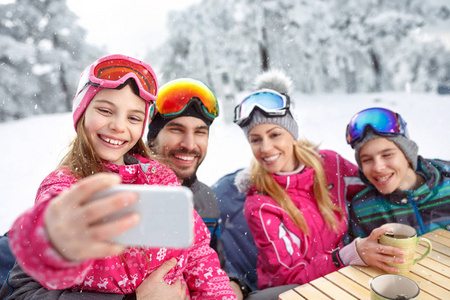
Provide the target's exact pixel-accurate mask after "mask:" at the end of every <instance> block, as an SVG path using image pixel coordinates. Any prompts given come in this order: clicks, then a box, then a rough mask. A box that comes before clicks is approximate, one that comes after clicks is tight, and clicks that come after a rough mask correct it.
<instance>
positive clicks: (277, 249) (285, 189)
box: [234, 71, 399, 289]
mask: <svg viewBox="0 0 450 300" xmlns="http://www.w3.org/2000/svg"><path fill="white" fill-rule="evenodd" d="M256 85H257V89H258V90H257V91H255V92H253V93H251V94H250V95H249V96H247V97H245V98H244V100H242V101H241V103H240V104H239V105H238V106H237V107H236V108H235V118H234V122H235V123H237V124H238V125H239V126H240V127H241V128H242V129H243V131H244V133H245V135H246V136H247V138H248V141H249V143H250V147H251V149H252V152H253V155H254V159H253V161H252V165H251V169H250V172H249V173H248V172H247V176H241V177H240V178H236V184H237V186H238V187H239V189H240V190H241V192H246V195H247V199H246V202H245V206H244V215H245V218H246V220H247V223H248V226H249V228H250V231H251V233H252V235H253V238H254V239H255V243H256V247H257V248H258V258H257V268H256V270H257V275H258V288H259V289H265V288H268V287H274V286H281V285H287V284H304V283H307V282H309V281H311V280H313V279H315V278H318V277H321V276H324V275H326V274H328V273H330V272H333V271H336V270H337V269H339V268H340V267H342V266H344V265H349V264H359V265H366V264H371V265H376V266H379V267H381V268H383V269H385V270H391V271H392V269H389V266H387V265H386V264H385V262H390V261H392V259H395V258H393V257H392V256H386V257H385V256H380V255H378V252H377V251H378V250H377V248H379V246H378V244H377V241H376V237H377V236H379V235H381V234H383V233H384V232H385V231H386V229H385V228H378V229H376V230H375V231H374V234H373V235H371V236H370V237H369V238H366V239H359V240H357V241H356V240H355V242H353V243H351V244H350V245H348V246H346V247H344V244H343V241H342V239H343V237H344V235H345V233H346V231H347V225H348V221H347V211H346V205H347V201H350V200H351V199H352V196H353V195H355V193H356V192H357V191H359V190H361V189H362V188H363V185H362V182H361V181H359V180H358V167H356V166H355V165H354V164H352V163H350V162H349V161H347V160H345V159H344V158H342V157H341V156H340V155H339V154H338V153H336V152H334V151H331V150H318V149H317V147H316V146H314V145H312V144H311V143H310V142H308V141H306V140H299V136H298V125H297V122H296V121H295V120H294V117H293V115H292V112H291V103H290V98H289V96H288V94H289V91H290V87H291V81H290V79H289V78H288V77H286V76H285V75H284V74H283V73H282V72H279V71H269V72H266V73H263V74H262V75H260V76H259V77H258V78H257V80H256ZM346 200H347V201H346ZM384 251H387V252H388V253H397V254H398V253H399V252H398V251H399V250H398V249H396V248H392V247H386V248H385V249H384Z"/></svg>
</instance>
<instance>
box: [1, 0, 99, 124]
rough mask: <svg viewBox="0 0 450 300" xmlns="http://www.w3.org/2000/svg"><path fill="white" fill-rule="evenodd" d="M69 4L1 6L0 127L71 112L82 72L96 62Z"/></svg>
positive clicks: (48, 0) (42, 1) (46, 1)
mask: <svg viewBox="0 0 450 300" xmlns="http://www.w3.org/2000/svg"><path fill="white" fill-rule="evenodd" d="M76 20H77V16H76V15H75V14H74V13H73V12H71V11H70V10H69V9H68V7H67V4H66V0H39V1H27V0H16V1H15V2H12V3H9V4H4V5H0V49H1V52H0V63H1V66H2V72H0V121H4V120H9V119H16V118H22V117H26V116H30V115H33V114H39V113H54V112H62V111H68V110H70V109H71V104H72V100H73V96H74V93H75V89H76V85H77V81H78V78H79V75H80V73H81V71H82V68H83V67H84V66H85V65H86V64H88V63H89V62H91V61H93V60H94V59H95V58H97V57H98V54H99V50H97V49H96V48H94V47H92V46H89V45H86V44H85V43H84V40H85V34H86V32H85V30H84V29H83V28H81V27H80V26H79V25H77V23H76Z"/></svg>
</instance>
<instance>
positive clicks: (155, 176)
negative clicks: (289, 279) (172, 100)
mask: <svg viewBox="0 0 450 300" xmlns="http://www.w3.org/2000/svg"><path fill="white" fill-rule="evenodd" d="M137 158H138V159H139V160H140V164H135V165H123V166H122V165H120V166H119V165H114V164H106V166H107V168H108V169H109V171H110V172H112V173H116V174H119V175H120V176H121V177H122V183H125V184H148V185H152V184H159V185H177V186H178V185H180V183H179V181H178V179H177V178H176V176H175V174H174V173H173V172H172V171H171V170H170V169H169V168H167V167H165V166H162V165H160V164H159V163H158V162H156V161H154V160H149V159H146V158H143V157H140V156H137ZM144 170H145V171H144ZM77 181H78V180H77V178H75V177H74V176H73V175H72V174H71V173H69V172H68V171H67V169H64V168H59V169H57V170H55V171H53V172H52V173H51V174H50V175H48V176H47V177H46V178H45V179H44V181H43V182H42V183H41V186H40V187H39V190H38V192H37V196H36V203H35V206H34V207H32V208H31V209H29V210H28V211H26V212H25V213H24V214H22V215H21V216H20V217H19V218H18V219H17V220H16V221H15V223H14V224H13V226H12V228H11V230H10V232H9V238H10V247H11V250H12V251H13V253H14V255H15V256H16V259H17V261H18V262H19V264H20V266H21V267H22V268H23V269H24V270H25V271H26V272H27V273H28V274H29V275H30V276H32V277H34V278H35V279H36V280H37V281H39V282H40V283H41V284H42V285H43V286H44V287H46V288H48V289H67V288H71V289H72V290H80V291H82V290H85V291H97V292H103V293H118V294H122V293H123V294H130V293H132V292H133V291H134V290H136V288H137V287H138V286H139V285H140V284H141V282H142V281H143V280H144V279H145V278H146V277H147V276H148V275H149V274H150V273H152V272H153V271H154V270H155V269H157V268H158V267H159V266H160V265H161V264H162V263H163V262H164V261H166V260H168V259H170V258H172V257H175V258H176V259H177V261H178V265H177V266H176V267H175V268H174V269H173V270H171V271H170V272H169V273H168V274H167V275H166V277H165V278H164V279H165V281H166V282H167V283H171V282H174V281H175V280H176V279H178V278H181V280H182V282H186V283H187V285H188V289H189V293H190V296H191V298H192V299H224V300H225V299H236V296H235V294H234V292H233V290H232V289H231V287H230V284H229V282H230V281H229V278H228V276H227V275H226V274H225V272H224V271H223V270H222V269H221V268H220V264H219V259H218V256H217V254H216V252H215V251H214V250H213V249H212V248H211V247H210V246H209V242H210V234H209V231H208V229H207V227H206V225H205V224H204V223H203V221H202V219H201V218H200V216H199V215H198V214H197V213H196V212H195V211H194V234H195V238H194V244H193V245H192V246H191V247H190V248H188V249H181V250H179V249H167V248H137V247H130V248H128V249H127V250H126V251H125V252H124V253H123V254H122V255H121V256H122V257H123V258H122V257H121V256H113V257H107V258H104V259H90V260H86V261H83V262H80V263H76V262H71V261H67V260H65V259H64V258H63V257H62V256H61V255H59V253H58V252H57V251H56V250H55V249H54V248H53V246H52V244H51V243H50V241H49V239H48V236H47V235H46V231H45V229H44V224H43V221H44V214H45V210H46V207H47V205H48V204H49V202H50V200H51V199H53V198H54V197H55V196H57V195H58V194H60V193H61V192H63V191H64V190H67V189H69V188H70V187H71V186H72V185H73V184H75V183H76V182H77ZM169 221H170V220H168V222H169ZM161 226H164V224H161Z"/></svg>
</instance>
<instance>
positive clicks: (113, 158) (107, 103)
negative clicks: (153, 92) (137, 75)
mask: <svg viewBox="0 0 450 300" xmlns="http://www.w3.org/2000/svg"><path fill="white" fill-rule="evenodd" d="M144 120H145V101H144V100H143V99H141V98H140V97H139V96H137V95H136V94H135V93H133V90H132V88H131V87H130V85H126V86H125V87H123V88H122V89H120V90H117V89H103V90H101V91H100V92H98V93H97V94H96V95H95V96H94V98H93V99H92V101H91V102H90V103H89V106H88V107H87V109H86V112H85V120H84V130H85V132H86V136H87V138H88V140H89V143H90V144H91V145H92V147H93V148H94V150H95V152H96V153H97V155H98V156H99V157H100V158H101V159H102V160H104V161H107V162H110V163H114V164H119V165H123V164H124V161H123V156H124V155H125V154H126V153H127V152H128V151H129V150H130V149H131V148H133V146H134V145H135V144H136V143H137V142H138V140H139V139H140V138H141V134H142V130H143V126H144Z"/></svg>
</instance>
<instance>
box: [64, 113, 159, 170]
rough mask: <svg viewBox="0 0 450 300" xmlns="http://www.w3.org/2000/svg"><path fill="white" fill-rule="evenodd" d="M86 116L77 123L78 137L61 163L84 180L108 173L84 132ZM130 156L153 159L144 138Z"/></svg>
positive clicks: (130, 152)
mask: <svg viewBox="0 0 450 300" xmlns="http://www.w3.org/2000/svg"><path fill="white" fill-rule="evenodd" d="M85 114H86V112H84V113H83V115H82V116H81V118H80V120H79V121H78V123H77V136H76V137H75V139H74V140H73V141H72V142H71V143H70V145H69V148H70V149H69V151H68V153H67V154H66V155H65V156H64V157H63V159H62V160H61V162H60V163H59V166H60V167H67V168H68V169H69V171H70V172H71V173H72V174H73V175H75V176H76V177H77V178H84V177H87V176H89V175H93V174H97V173H100V172H105V171H107V169H106V167H105V166H104V164H103V161H102V159H101V158H100V157H99V156H98V154H97V153H96V152H95V150H94V148H93V147H92V145H91V144H90V143H89V140H88V138H87V136H86V131H85V130H84V120H85ZM128 153H129V154H139V155H141V156H143V157H146V158H152V156H151V155H150V153H149V151H148V150H147V147H146V146H145V143H144V141H143V140H142V137H141V138H139V140H138V142H137V143H136V145H134V147H133V148H131V149H130V151H128Z"/></svg>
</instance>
